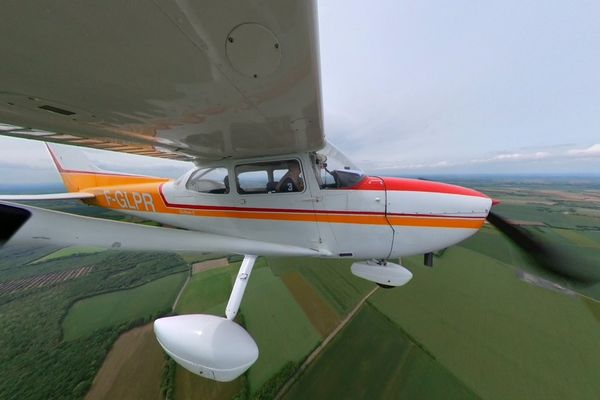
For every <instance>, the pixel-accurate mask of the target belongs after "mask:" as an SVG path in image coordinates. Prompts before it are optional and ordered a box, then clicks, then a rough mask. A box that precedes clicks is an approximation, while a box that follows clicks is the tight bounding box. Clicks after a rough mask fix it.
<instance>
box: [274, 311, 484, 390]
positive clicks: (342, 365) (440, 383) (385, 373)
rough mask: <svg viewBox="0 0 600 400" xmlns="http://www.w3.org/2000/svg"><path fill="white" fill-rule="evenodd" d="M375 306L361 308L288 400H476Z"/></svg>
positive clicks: (301, 378) (295, 387)
mask: <svg viewBox="0 0 600 400" xmlns="http://www.w3.org/2000/svg"><path fill="white" fill-rule="evenodd" d="M475 398H477V397H476V396H475V395H474V394H473V393H472V392H471V391H470V390H469V389H468V388H467V387H465V386H464V385H463V384H462V383H461V382H460V381H459V380H458V379H456V377H454V376H453V375H452V374H451V373H450V372H449V371H447V370H446V369H445V368H444V367H442V366H441V365H440V364H439V363H438V362H436V361H435V359H433V358H432V357H431V356H430V355H429V354H427V353H426V352H424V351H423V350H421V349H420V348H419V347H417V346H415V345H414V344H413V343H411V341H410V340H409V339H408V338H407V337H405V336H404V335H403V334H402V332H401V331H400V330H399V329H398V327H397V326H396V325H394V323H392V322H391V321H390V320H389V319H387V318H386V317H385V316H384V315H383V314H381V313H380V312H378V311H377V310H376V309H374V308H373V307H372V306H369V305H366V306H363V308H362V309H361V311H360V312H359V313H358V314H357V315H356V316H355V317H354V319H353V320H352V321H351V322H350V323H349V324H348V325H347V326H346V327H345V328H344V329H343V330H342V331H341V332H340V333H339V334H338V336H336V338H335V339H334V340H333V341H332V343H331V344H329V345H328V347H327V348H326V350H325V351H324V352H323V353H322V354H321V355H320V356H319V358H318V359H317V360H316V361H315V362H313V364H312V365H311V366H310V367H309V368H308V370H307V371H306V372H305V373H304V374H303V375H302V376H301V377H300V379H299V380H298V381H296V383H295V384H294V385H293V386H292V388H291V389H290V391H289V392H288V393H287V394H286V396H285V399H289V400H295V399H298V400H300V399H444V400H452V399H475Z"/></svg>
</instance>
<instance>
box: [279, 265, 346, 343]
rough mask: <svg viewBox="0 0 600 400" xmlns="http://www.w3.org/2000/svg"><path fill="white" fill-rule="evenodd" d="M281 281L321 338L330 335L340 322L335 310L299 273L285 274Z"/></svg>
mask: <svg viewBox="0 0 600 400" xmlns="http://www.w3.org/2000/svg"><path fill="white" fill-rule="evenodd" d="M281 280H282V281H283V283H284V284H285V286H286V287H287V288H288V290H289V291H290V293H291V294H292V296H294V299H295V300H296V302H297V303H298V305H299V306H300V307H301V308H302V311H304V314H306V316H307V317H308V319H309V321H310V322H311V324H312V325H313V326H314V327H315V329H316V330H317V331H318V332H319V333H320V334H321V336H323V337H326V336H327V335H329V333H331V332H332V331H333V330H334V329H335V327H336V326H337V325H338V324H339V322H340V318H339V316H338V315H337V313H336V312H335V311H334V310H333V308H331V306H329V304H327V302H326V301H325V300H324V299H323V298H322V297H321V296H320V295H319V293H318V292H317V291H316V290H315V288H314V287H312V286H311V285H310V284H309V283H308V282H306V280H305V279H304V278H303V277H302V275H300V273H298V271H291V272H288V273H287V274H284V275H283V276H282V277H281Z"/></svg>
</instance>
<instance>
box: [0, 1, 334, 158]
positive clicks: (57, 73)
mask: <svg viewBox="0 0 600 400" xmlns="http://www.w3.org/2000/svg"><path fill="white" fill-rule="evenodd" d="M0 15H2V16H3V18H2V24H0V54H2V62H1V63H0V82H2V87H1V88H0V122H1V124H0V134H3V135H8V136H15V137H26V138H32V139H38V140H43V141H49V142H59V143H65V144H72V145H79V146H86V147H93V148H100V149H106V150H113V151H121V152H126V153H134V154H141V155H149V156H156V157H167V158H175V159H183V160H202V159H219V158H223V157H234V158H237V157H247V156H258V155H271V154H283V153H292V152H301V151H310V150H316V149H318V148H320V147H322V146H323V145H324V135H323V124H322V107H321V94H320V75H319V57H318V40H317V39H318V38H317V21H316V5H315V1H314V0H301V1H297V0H266V1H247V0H227V1H223V0H203V1H186V0H154V1H150V0H136V1H133V2H123V1H116V0H106V1H98V2H87V1H83V2H72V1H65V0H58V1H54V2H49V3H45V4H44V5H41V4H37V3H35V4H34V3H30V2H23V1H9V2H2V3H1V4H0Z"/></svg>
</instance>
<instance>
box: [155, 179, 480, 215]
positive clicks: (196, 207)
mask: <svg viewBox="0 0 600 400" xmlns="http://www.w3.org/2000/svg"><path fill="white" fill-rule="evenodd" d="M163 185H164V183H162V184H160V185H159V187H158V193H159V194H160V197H161V198H162V200H163V203H164V204H165V206H167V207H173V208H187V209H193V210H215V211H248V212H250V211H254V212H272V213H305V214H312V213H314V214H333V215H376V216H385V215H386V214H385V213H383V212H377V211H339V210H314V209H310V210H306V209H295V208H259V207H227V206H208V205H196V204H180V203H171V202H169V201H168V200H167V198H166V197H165V194H164V192H163ZM387 215H389V216H394V217H431V218H466V219H468V218H472V219H481V218H485V216H464V215H447V214H404V213H388V214H387Z"/></svg>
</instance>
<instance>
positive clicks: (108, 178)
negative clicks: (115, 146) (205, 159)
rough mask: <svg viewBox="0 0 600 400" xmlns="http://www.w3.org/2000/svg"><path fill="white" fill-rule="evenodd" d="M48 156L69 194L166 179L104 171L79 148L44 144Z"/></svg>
mask: <svg viewBox="0 0 600 400" xmlns="http://www.w3.org/2000/svg"><path fill="white" fill-rule="evenodd" d="M46 147H47V148H48V151H49V152H50V156H51V157H52V160H53V161H54V164H55V165H56V168H57V169H58V173H59V174H60V176H61V178H62V180H63V182H64V184H65V187H66V188H67V190H68V191H69V192H81V191H85V190H86V189H89V188H95V187H106V186H118V185H131V184H138V183H152V182H161V181H167V180H168V179H163V178H155V177H148V176H141V175H129V174H123V173H114V172H108V171H104V170H102V169H100V168H98V167H97V166H95V165H94V164H93V163H92V162H91V161H90V159H89V158H88V157H87V155H86V154H85V152H84V151H83V150H82V149H81V148H80V147H74V146H65V145H56V144H50V143H46Z"/></svg>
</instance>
